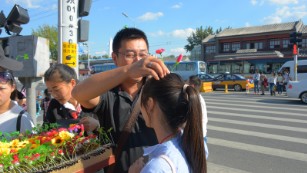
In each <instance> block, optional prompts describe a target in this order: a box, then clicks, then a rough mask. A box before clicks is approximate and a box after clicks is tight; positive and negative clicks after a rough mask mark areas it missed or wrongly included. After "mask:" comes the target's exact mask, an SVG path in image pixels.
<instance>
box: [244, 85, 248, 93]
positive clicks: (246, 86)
mask: <svg viewBox="0 0 307 173" xmlns="http://www.w3.org/2000/svg"><path fill="white" fill-rule="evenodd" d="M245 88H246V93H249V85H248V83H247V84H246V85H245Z"/></svg>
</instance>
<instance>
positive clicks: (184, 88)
mask: <svg viewBox="0 0 307 173" xmlns="http://www.w3.org/2000/svg"><path fill="white" fill-rule="evenodd" d="M188 86H189V85H188V84H184V85H183V87H182V91H183V93H186V90H187V87H188Z"/></svg>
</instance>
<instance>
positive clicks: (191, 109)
mask: <svg viewBox="0 0 307 173" xmlns="http://www.w3.org/2000/svg"><path fill="white" fill-rule="evenodd" d="M141 112H142V115H143V117H144V120H145V122H146V125H147V126H148V127H152V128H153V129H154V130H155V133H156V135H157V139H158V141H159V144H157V145H154V146H151V147H148V148H146V149H145V151H144V156H149V161H148V162H147V163H144V162H143V160H144V159H143V158H142V159H139V160H137V161H136V162H135V163H134V164H133V165H132V166H131V167H130V169H129V172H142V173H145V172H146V173H150V172H176V173H179V172H182V173H187V172H193V173H197V172H201V173H206V172H207V165H206V154H205V150H204V142H203V132H202V112H201V105H200V100H199V96H198V92H197V91H196V90H195V89H194V88H193V87H191V86H189V85H187V84H185V83H184V81H183V80H182V79H181V78H180V76H178V75H177V74H173V73H171V74H169V75H167V76H165V77H164V78H162V79H160V80H155V79H154V78H151V79H149V80H148V81H147V82H146V84H145V85H144V88H143V92H142V95H141Z"/></svg>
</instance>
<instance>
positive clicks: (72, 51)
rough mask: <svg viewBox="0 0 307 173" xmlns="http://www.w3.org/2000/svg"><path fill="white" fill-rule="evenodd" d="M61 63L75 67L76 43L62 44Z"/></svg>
mask: <svg viewBox="0 0 307 173" xmlns="http://www.w3.org/2000/svg"><path fill="white" fill-rule="evenodd" d="M62 55H63V58H62V63H63V64H66V65H68V66H70V67H76V66H77V43H68V42H63V54H62Z"/></svg>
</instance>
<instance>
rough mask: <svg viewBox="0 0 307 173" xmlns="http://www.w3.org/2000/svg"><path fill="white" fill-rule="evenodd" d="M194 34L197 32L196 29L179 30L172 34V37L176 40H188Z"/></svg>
mask: <svg viewBox="0 0 307 173" xmlns="http://www.w3.org/2000/svg"><path fill="white" fill-rule="evenodd" d="M192 32H195V29H192V28H187V29H177V30H174V31H172V32H171V36H173V37H175V38H185V39H186V38H187V37H189V36H190V35H191V34H192Z"/></svg>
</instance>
